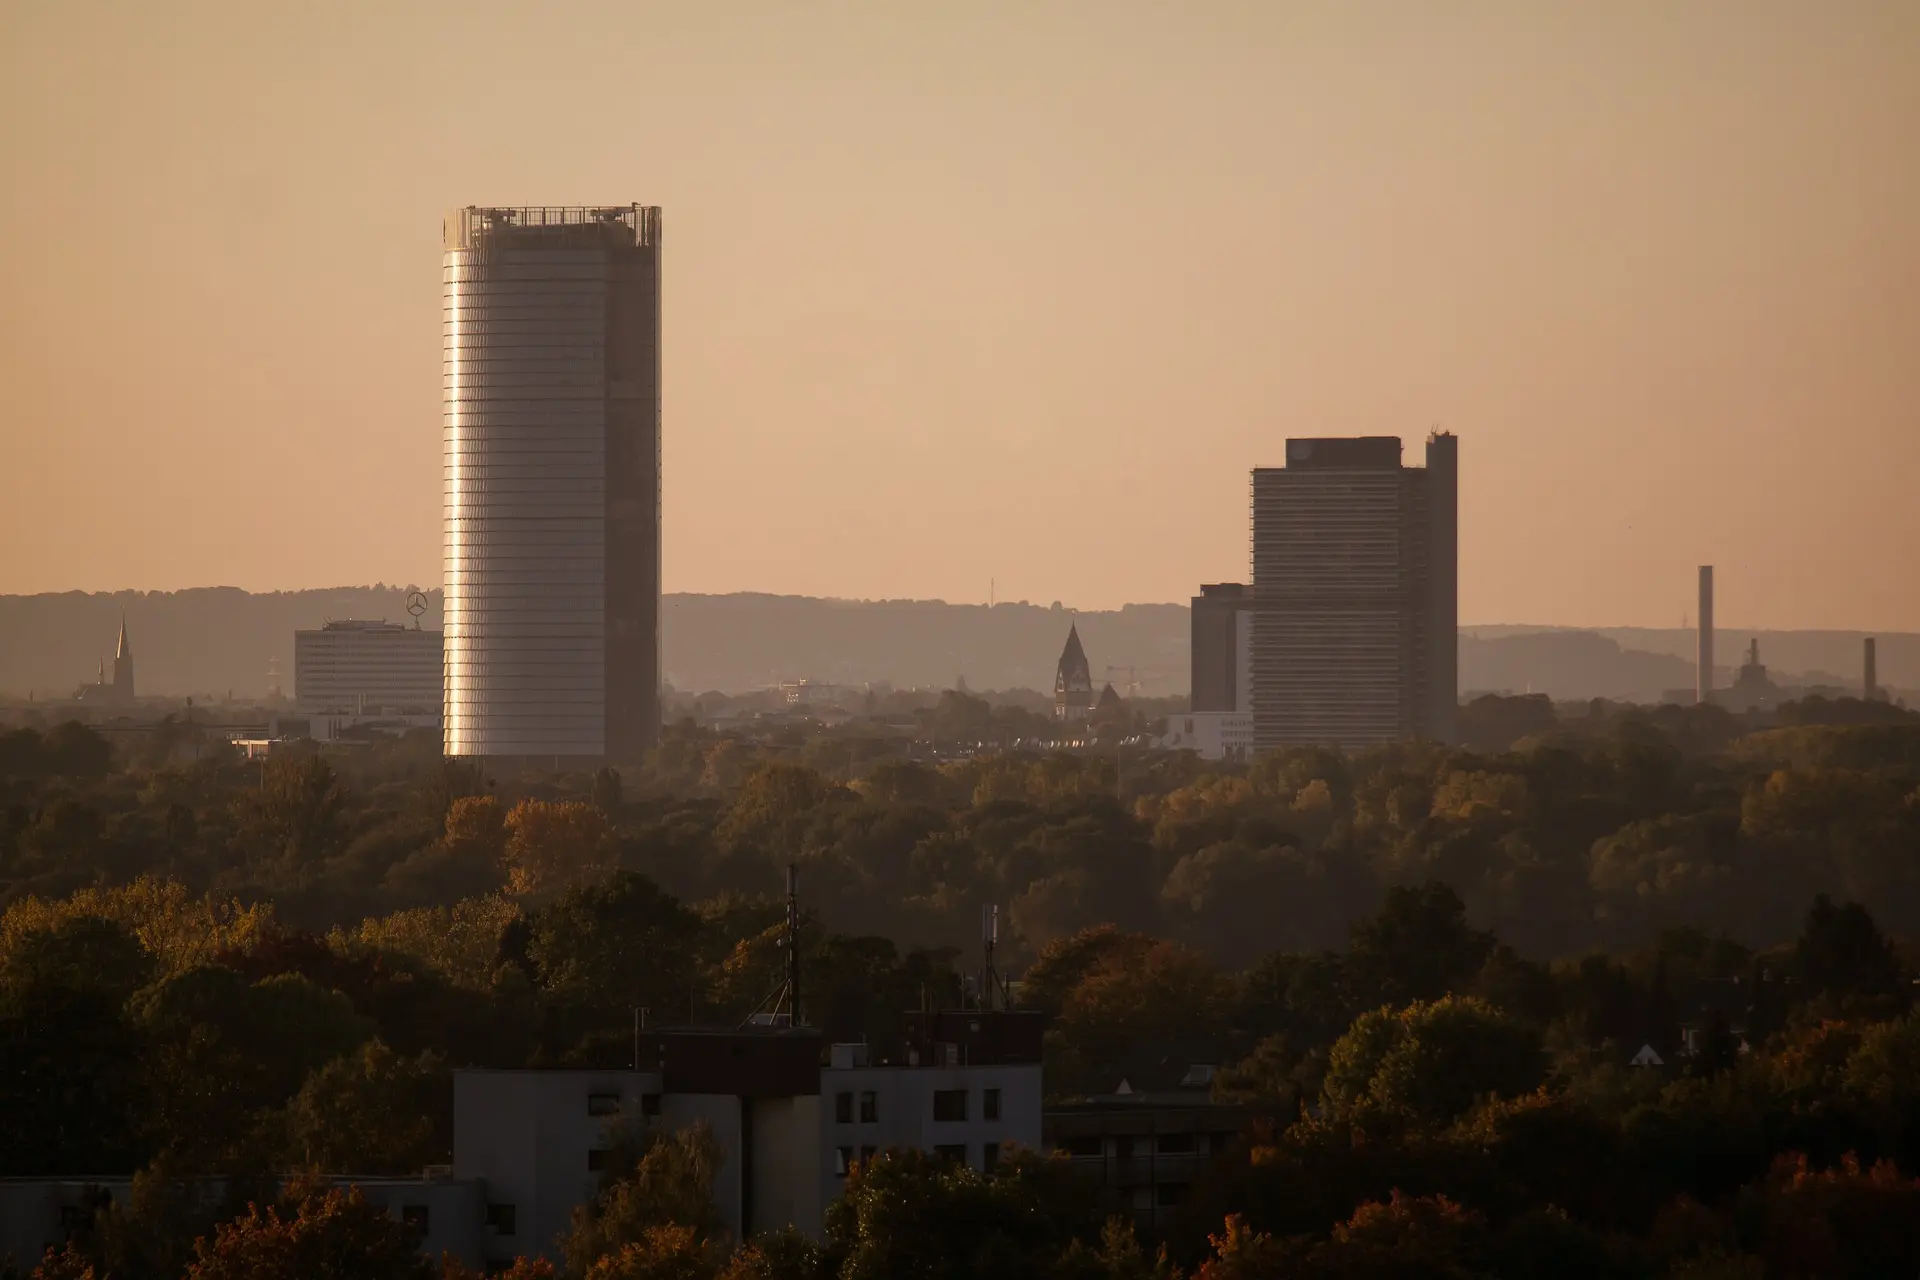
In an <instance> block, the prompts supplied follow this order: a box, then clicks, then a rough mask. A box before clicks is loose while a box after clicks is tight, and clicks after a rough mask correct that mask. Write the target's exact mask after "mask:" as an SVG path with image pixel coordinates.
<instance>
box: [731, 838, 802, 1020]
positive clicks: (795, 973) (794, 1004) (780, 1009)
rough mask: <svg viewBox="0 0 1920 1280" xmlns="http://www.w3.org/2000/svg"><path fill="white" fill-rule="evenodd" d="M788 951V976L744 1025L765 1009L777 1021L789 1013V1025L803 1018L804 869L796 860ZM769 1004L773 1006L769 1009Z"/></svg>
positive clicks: (790, 869)
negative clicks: (801, 1002)
mask: <svg viewBox="0 0 1920 1280" xmlns="http://www.w3.org/2000/svg"><path fill="white" fill-rule="evenodd" d="M784 947H785V950H786V953H787V976H786V978H785V979H784V980H783V981H782V982H781V983H780V985H779V986H777V987H775V988H774V989H773V990H772V991H771V992H769V993H768V994H767V996H766V998H765V999H763V1000H762V1001H761V1002H760V1003H759V1004H757V1005H755V1006H753V1011H752V1012H751V1013H749V1014H747V1016H746V1018H745V1019H744V1020H742V1022H741V1023H740V1025H741V1026H742V1027H745V1026H748V1025H750V1024H752V1023H756V1022H758V1021H760V1018H761V1013H762V1011H763V1010H766V1011H767V1013H766V1016H767V1019H768V1020H769V1021H771V1022H772V1023H773V1024H774V1025H776V1026H777V1025H779V1022H780V1015H781V1014H782V1013H785V1014H786V1018H787V1025H788V1026H792V1027H797V1026H800V1025H801V1022H800V869H799V868H798V867H796V866H795V865H794V864H793V863H791V862H789V863H788V864H787V936H786V941H785V943H784ZM769 1006H771V1008H770V1009H769Z"/></svg>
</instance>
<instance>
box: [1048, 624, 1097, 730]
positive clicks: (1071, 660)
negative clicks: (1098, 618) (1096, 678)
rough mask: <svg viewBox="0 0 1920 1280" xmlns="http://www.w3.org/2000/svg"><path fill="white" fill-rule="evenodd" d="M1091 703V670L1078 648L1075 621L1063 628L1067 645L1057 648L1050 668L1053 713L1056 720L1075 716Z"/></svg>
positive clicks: (1085, 652)
mask: <svg viewBox="0 0 1920 1280" xmlns="http://www.w3.org/2000/svg"><path fill="white" fill-rule="evenodd" d="M1091 706H1093V671H1092V670H1091V668H1089V667H1088V666H1087V651H1086V650H1085V649H1083V648H1081V647H1080V627H1079V625H1078V624H1074V625H1071V626H1069V627H1068V628H1067V644H1066V647H1065V648H1064V649H1062V650H1061V651H1060V665H1059V666H1058V667H1056V668H1054V676H1053V714H1054V716H1055V717H1056V718H1058V719H1078V718H1079V717H1080V716H1081V715H1084V714H1085V713H1086V711H1087V709H1088V708H1089V707H1091Z"/></svg>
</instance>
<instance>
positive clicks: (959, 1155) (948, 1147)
mask: <svg viewBox="0 0 1920 1280" xmlns="http://www.w3.org/2000/svg"><path fill="white" fill-rule="evenodd" d="M933 1155H934V1158H935V1159H937V1160H950V1161H952V1162H953V1163H954V1164H965V1163H966V1162H967V1144H966V1143H964V1142H955V1143H942V1144H941V1145H939V1146H937V1147H935V1148H934V1149H933Z"/></svg>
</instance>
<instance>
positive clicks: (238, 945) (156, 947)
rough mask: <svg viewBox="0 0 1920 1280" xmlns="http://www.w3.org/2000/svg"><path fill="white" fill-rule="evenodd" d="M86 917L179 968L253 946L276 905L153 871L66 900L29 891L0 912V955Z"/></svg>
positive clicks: (268, 924)
mask: <svg viewBox="0 0 1920 1280" xmlns="http://www.w3.org/2000/svg"><path fill="white" fill-rule="evenodd" d="M88 916H91V917H97V918H99V919H102V920H111V921H112V922H113V923H115V924H117V925H119V926H120V927H121V928H123V929H125V930H127V932H129V933H131V934H132V935H133V936H134V937H135V938H137V939H139V940H140V944H141V945H142V946H144V947H145V948H146V949H147V951H148V952H149V953H151V954H152V955H153V957H154V958H155V960H156V961H157V962H158V963H159V966H160V968H161V969H162V970H163V971H165V972H178V971H180V970H182V969H189V968H192V967H193V966H194V965H196V964H204V963H206V962H208V961H210V960H212V959H213V957H214V956H215V955H216V954H218V953H219V952H221V951H225V950H239V949H245V948H246V947H248V946H250V945H251V944H252V942H253V940H254V939H256V938H258V937H259V936H260V935H261V934H262V933H263V932H265V931H266V930H267V929H268V928H270V927H271V924H272V921H273V908H272V907H271V906H270V905H264V904H262V905H256V906H242V905H241V904H240V903H238V902H237V901H234V900H232V899H226V898H219V897H216V896H214V895H212V894H208V895H206V896H204V897H196V896H194V895H193V894H192V893H190V892H189V891H188V889H187V887H186V886H185V885H184V884H181V883H180V882H179V881H177V880H163V879H159V878H157V877H153V876H139V877H136V878H135V879H133V880H132V881H130V882H128V883H126V884H123V885H117V886H115V887H112V888H100V887H95V886H89V887H87V888H84V889H81V890H79V891H77V892H75V893H73V894H72V895H71V896H69V897H66V898H62V899H55V900H49V899H44V898H36V897H33V896H31V895H29V896H27V897H24V898H20V899H17V900H16V901H14V902H13V903H12V904H10V905H9V906H8V907H7V909H6V913H5V914H4V915H0V956H5V955H7V954H10V953H11V952H12V951H13V949H14V947H15V946H16V945H17V944H18V942H19V940H20V939H21V938H24V937H25V936H26V935H27V934H29V933H32V932H35V931H36V930H42V929H51V928H53V927H54V926H56V925H57V924H59V923H60V922H61V921H63V920H73V919H79V918H82V917H88Z"/></svg>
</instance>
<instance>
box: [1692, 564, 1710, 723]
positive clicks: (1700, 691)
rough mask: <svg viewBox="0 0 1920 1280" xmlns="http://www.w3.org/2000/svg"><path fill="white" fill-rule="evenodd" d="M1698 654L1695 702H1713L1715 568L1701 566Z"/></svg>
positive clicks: (1695, 666)
mask: <svg viewBox="0 0 1920 1280" xmlns="http://www.w3.org/2000/svg"><path fill="white" fill-rule="evenodd" d="M1694 625H1695V626H1696V627H1697V628H1698V631H1697V632H1696V634H1695V637H1694V638H1695V640H1696V641H1697V642H1698V645H1699V648H1698V652H1697V653H1696V654H1695V655H1694V677H1693V678H1694V701H1695V702H1712V701H1713V566H1712V565H1710V564H1703V565H1701V566H1700V617H1699V620H1698V622H1696V623H1695V624H1694Z"/></svg>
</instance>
